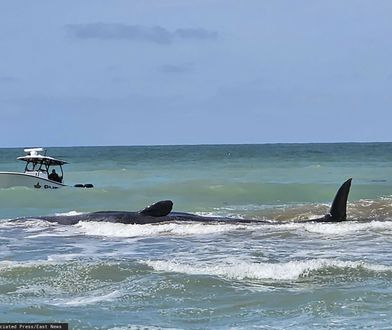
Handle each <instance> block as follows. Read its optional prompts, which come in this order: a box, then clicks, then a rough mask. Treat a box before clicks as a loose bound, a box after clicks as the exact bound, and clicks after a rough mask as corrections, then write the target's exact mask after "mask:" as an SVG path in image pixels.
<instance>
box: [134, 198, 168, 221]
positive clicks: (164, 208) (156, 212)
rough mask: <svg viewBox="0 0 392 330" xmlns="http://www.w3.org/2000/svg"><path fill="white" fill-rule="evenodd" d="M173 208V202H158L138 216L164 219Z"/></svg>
mask: <svg viewBox="0 0 392 330" xmlns="http://www.w3.org/2000/svg"><path fill="white" fill-rule="evenodd" d="M172 208H173V202H172V201H170V200H167V201H159V202H157V203H155V204H152V205H150V206H147V207H146V208H145V209H144V210H142V211H140V212H139V213H140V214H144V215H149V216H150V217H164V216H166V215H168V214H169V213H170V212H171V210H172Z"/></svg>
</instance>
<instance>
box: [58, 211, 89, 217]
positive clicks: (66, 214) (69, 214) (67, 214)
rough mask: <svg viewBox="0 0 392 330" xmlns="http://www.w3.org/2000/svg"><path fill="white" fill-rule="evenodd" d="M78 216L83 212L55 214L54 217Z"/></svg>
mask: <svg viewBox="0 0 392 330" xmlns="http://www.w3.org/2000/svg"><path fill="white" fill-rule="evenodd" d="M80 214H83V212H77V211H69V212H64V213H55V216H75V215H80Z"/></svg>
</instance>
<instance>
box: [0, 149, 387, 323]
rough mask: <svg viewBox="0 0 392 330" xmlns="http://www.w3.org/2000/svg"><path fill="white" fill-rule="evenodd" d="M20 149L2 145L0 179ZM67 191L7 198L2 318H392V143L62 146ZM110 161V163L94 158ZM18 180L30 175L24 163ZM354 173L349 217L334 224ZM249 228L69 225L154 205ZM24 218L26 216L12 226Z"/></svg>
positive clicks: (2, 211) (0, 214)
mask: <svg viewBox="0 0 392 330" xmlns="http://www.w3.org/2000/svg"><path fill="white" fill-rule="evenodd" d="M20 151H21V150H17V149H2V150H1V153H0V170H14V169H15V166H16V167H17V166H19V165H21V164H17V163H16V162H15V161H14V159H15V158H16V157H17V156H19V153H20ZM50 154H51V155H53V156H55V157H58V158H61V159H66V160H68V161H70V164H69V165H68V166H66V167H65V170H66V172H65V178H66V180H67V181H68V182H70V183H78V182H83V183H89V182H92V183H94V185H95V187H96V188H94V189H91V190H90V189H76V190H75V189H72V188H65V189H61V190H57V191H44V190H40V191H39V190H31V189H25V188H12V189H0V219H2V220H0V314H1V317H0V318H1V320H2V322H28V321H36V322H49V321H56V322H60V321H62V322H69V323H70V326H71V328H72V329H230V328H232V329H252V328H265V329H288V328H290V329H304V328H309V329H320V328H321V329H362V328H374V329H376V328H377V329H378V328H385V329H386V328H389V327H390V324H391V323H392V316H391V313H390V310H391V309H392V198H391V196H392V167H391V166H390V165H391V164H392V144H389V143H386V144H326V145H318V144H308V145H306V144H304V145H261V146H249V145H244V146H187V147H184V146H173V147H158V146H157V147H106V148H72V149H71V148H53V149H51V150H50ZM92 159H99V160H100V161H99V162H93V163H92V162H91V160H92ZM18 169H19V170H22V168H18ZM349 177H353V185H352V191H351V193H350V197H349V205H348V210H347V215H348V219H349V220H350V221H347V222H342V223H307V222H306V223H305V222H301V221H303V220H308V219H312V218H316V217H319V216H323V215H324V214H326V213H327V212H328V211H329V205H330V203H331V200H332V199H333V197H334V194H335V192H336V190H337V188H338V187H339V185H340V184H341V183H342V182H343V181H345V180H346V179H347V178H349ZM163 199H172V200H173V201H174V209H175V210H176V211H187V212H194V213H197V214H199V215H210V216H223V217H236V218H245V219H247V218H251V219H256V220H257V219H258V220H263V221H268V223H264V224H246V223H239V224H236V223H228V224H225V223H191V222H186V223H160V224H154V225H125V224H115V223H105V222H102V223H99V222H84V221H82V222H80V223H78V224H76V225H73V226H62V225H58V224H55V223H49V222H46V221H42V220H39V219H38V216H40V215H53V216H55V215H62V216H64V215H65V216H73V215H78V214H81V213H84V212H91V211H98V210H126V211H136V210H140V209H143V208H144V207H145V206H146V205H149V204H151V203H153V202H156V201H157V200H163ZM15 218H19V219H17V220H15Z"/></svg>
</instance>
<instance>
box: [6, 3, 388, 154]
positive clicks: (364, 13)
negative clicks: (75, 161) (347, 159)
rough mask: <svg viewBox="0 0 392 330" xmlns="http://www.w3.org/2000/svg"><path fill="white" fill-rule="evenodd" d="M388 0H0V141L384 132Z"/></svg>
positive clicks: (262, 138) (271, 139) (343, 136)
mask: <svg viewBox="0 0 392 330" xmlns="http://www.w3.org/2000/svg"><path fill="white" fill-rule="evenodd" d="M391 13H392V1H390V0H367V1H362V0H344V1H342V0H328V1H326V0H323V1H319V0H268V1H267V0H244V1H238V0H186V1H185V0H155V1H153V0H110V1H108V0H35V1H31V0H25V1H21V0H0V116H1V117H0V118H1V119H0V120H1V121H0V123H1V124H0V128H1V129H0V147H26V146H42V147H47V146H81V145H82V146H88V145H98V146H100V145H151V144H153V145H161V144H221V143H236V144H242V143H301V142H367V141H371V142H373V141H392V129H391V125H392V42H391V36H392V19H391Z"/></svg>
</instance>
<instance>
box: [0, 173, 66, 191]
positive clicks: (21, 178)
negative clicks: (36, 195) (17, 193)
mask: <svg viewBox="0 0 392 330" xmlns="http://www.w3.org/2000/svg"><path fill="white" fill-rule="evenodd" d="M65 186H66V185H64V184H62V183H60V182H55V181H52V180H49V179H45V178H42V177H39V176H36V175H30V174H25V173H17V172H0V189H2V188H12V187H28V188H33V189H58V188H61V187H65Z"/></svg>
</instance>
